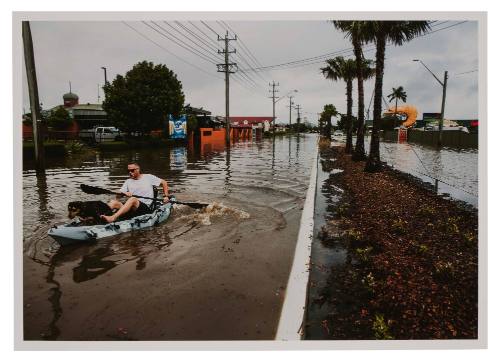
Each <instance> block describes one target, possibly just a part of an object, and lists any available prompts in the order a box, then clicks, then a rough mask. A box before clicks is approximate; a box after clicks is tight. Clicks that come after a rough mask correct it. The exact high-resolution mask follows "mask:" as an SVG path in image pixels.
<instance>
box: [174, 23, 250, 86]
mask: <svg viewBox="0 0 500 363" xmlns="http://www.w3.org/2000/svg"><path fill="white" fill-rule="evenodd" d="M175 23H176V24H177V25H179V26H181V27H182V28H183V29H185V30H186V31H188V33H189V34H191V35H193V36H194V37H195V38H196V39H199V40H200V41H201V42H203V44H206V45H207V46H210V47H212V49H214V50H215V51H218V49H217V48H216V47H213V46H211V45H210V44H208V43H207V42H206V41H205V40H204V39H202V38H201V37H200V36H198V35H197V34H195V33H194V32H193V31H191V30H190V29H189V28H187V27H186V26H184V25H183V24H181V23H180V22H178V21H176V22H175ZM165 24H167V25H168V26H170V27H171V28H173V27H172V25H170V24H168V23H166V22H165ZM191 24H193V23H191ZM193 25H194V24H193ZM196 28H197V27H196ZM173 29H174V30H176V31H177V32H178V33H180V34H182V36H184V37H185V38H186V39H188V40H189V41H191V42H192V43H193V44H195V45H196V46H197V47H200V48H202V49H203V50H205V51H207V52H209V53H210V52H212V49H207V48H204V46H202V45H200V43H199V42H198V41H196V40H193V39H192V38H190V37H189V36H188V35H186V34H183V33H182V32H180V31H179V30H178V29H175V28H173ZM197 29H198V28H197ZM198 30H199V29H198ZM202 33H203V32H202ZM203 34H204V35H205V37H207V38H208V39H210V37H208V35H207V34H205V33H203ZM184 44H185V43H184ZM216 62H220V60H219V59H217V60H216ZM234 77H235V78H234V79H239V80H241V81H242V82H243V83H248V84H249V85H250V86H251V87H256V88H258V85H257V83H256V82H255V81H254V80H253V79H252V78H251V77H250V76H248V75H247V73H246V72H240V74H235V75H234Z"/></svg>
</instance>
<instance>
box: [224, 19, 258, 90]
mask: <svg viewBox="0 0 500 363" xmlns="http://www.w3.org/2000/svg"><path fill="white" fill-rule="evenodd" d="M221 23H224V22H221ZM224 24H225V23H224ZM219 25H220V24H219ZM221 27H222V26H221ZM228 28H229V27H228ZM224 30H227V29H224ZM230 30H232V29H230ZM233 34H234V35H236V33H235V32H234V31H233ZM237 41H240V44H241V45H242V46H243V43H242V42H241V39H240V38H238V40H237ZM240 49H243V48H240ZM236 57H238V59H240V60H241V61H242V62H243V63H245V64H246V65H247V66H248V67H249V68H248V69H249V70H251V71H252V72H253V73H255V74H256V75H257V76H259V77H260V78H261V79H262V81H264V82H267V81H266V80H265V79H264V77H262V76H261V75H260V74H259V73H257V72H256V71H255V70H254V69H252V66H251V65H250V64H249V63H248V62H247V60H246V59H245V58H244V57H242V56H240V55H239V53H236ZM239 72H242V73H244V74H246V71H245V70H241V69H240V70H239Z"/></svg>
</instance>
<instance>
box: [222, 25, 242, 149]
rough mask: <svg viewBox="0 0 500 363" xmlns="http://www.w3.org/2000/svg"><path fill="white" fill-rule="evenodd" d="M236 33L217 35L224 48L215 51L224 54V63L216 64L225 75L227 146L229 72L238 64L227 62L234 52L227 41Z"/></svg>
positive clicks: (228, 133) (228, 134)
mask: <svg viewBox="0 0 500 363" xmlns="http://www.w3.org/2000/svg"><path fill="white" fill-rule="evenodd" d="M236 39H237V38H236V35H235V36H234V38H229V33H228V32H227V31H226V36H225V37H224V38H221V37H220V36H219V35H217V40H218V41H224V45H225V47H224V50H218V51H217V53H219V54H224V63H223V64H217V72H224V73H225V75H226V145H227V146H228V147H229V146H230V145H231V138H230V134H231V123H230V121H229V74H230V73H234V72H236V70H237V68H238V66H237V65H236V63H229V53H236V49H233V50H231V51H230V50H229V42H230V41H231V40H236Z"/></svg>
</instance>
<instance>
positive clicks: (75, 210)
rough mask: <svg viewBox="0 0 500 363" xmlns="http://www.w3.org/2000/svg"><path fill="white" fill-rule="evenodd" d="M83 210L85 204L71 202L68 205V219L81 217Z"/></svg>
mask: <svg viewBox="0 0 500 363" xmlns="http://www.w3.org/2000/svg"><path fill="white" fill-rule="evenodd" d="M82 208H83V202H69V203H68V218H69V219H73V218H75V217H78V216H79V215H80V212H81V211H82Z"/></svg>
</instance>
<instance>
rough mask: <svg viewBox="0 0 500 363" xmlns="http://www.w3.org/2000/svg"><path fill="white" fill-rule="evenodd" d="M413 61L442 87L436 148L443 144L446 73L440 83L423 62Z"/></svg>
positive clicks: (445, 72)
mask: <svg viewBox="0 0 500 363" xmlns="http://www.w3.org/2000/svg"><path fill="white" fill-rule="evenodd" d="M413 61H414V62H420V63H422V65H423V66H424V67H425V69H427V70H428V71H429V72H430V74H432V76H433V77H434V78H435V79H436V81H438V82H439V84H440V85H441V87H443V97H442V100H441V117H440V118H439V140H438V146H439V147H440V146H441V145H442V143H443V120H444V105H445V101H446V85H447V83H448V71H444V80H443V82H441V80H440V79H439V78H437V77H436V75H435V74H434V73H432V71H431V70H430V69H429V67H427V66H426V65H425V63H424V62H422V61H421V60H420V59H414V60H413Z"/></svg>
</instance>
